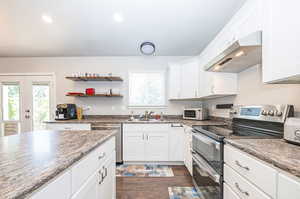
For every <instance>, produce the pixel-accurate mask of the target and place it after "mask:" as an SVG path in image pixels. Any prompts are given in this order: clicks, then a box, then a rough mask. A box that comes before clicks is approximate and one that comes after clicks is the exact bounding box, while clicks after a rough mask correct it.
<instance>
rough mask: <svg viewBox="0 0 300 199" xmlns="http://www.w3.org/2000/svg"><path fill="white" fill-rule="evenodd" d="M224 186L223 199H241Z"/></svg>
mask: <svg viewBox="0 0 300 199" xmlns="http://www.w3.org/2000/svg"><path fill="white" fill-rule="evenodd" d="M223 185H224V193H223V199H240V197H239V196H238V195H237V194H236V193H235V192H234V191H233V190H232V189H231V188H230V187H229V185H227V184H226V183H224V184H223Z"/></svg>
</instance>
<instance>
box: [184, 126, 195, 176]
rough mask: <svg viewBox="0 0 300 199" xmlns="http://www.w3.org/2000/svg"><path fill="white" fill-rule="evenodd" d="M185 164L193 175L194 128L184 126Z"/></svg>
mask: <svg viewBox="0 0 300 199" xmlns="http://www.w3.org/2000/svg"><path fill="white" fill-rule="evenodd" d="M184 133H185V136H184V165H185V167H186V168H187V169H188V171H189V172H190V174H191V175H193V156H192V152H191V150H192V128H190V127H185V128H184Z"/></svg>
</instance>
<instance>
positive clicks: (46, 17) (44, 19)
mask: <svg viewBox="0 0 300 199" xmlns="http://www.w3.org/2000/svg"><path fill="white" fill-rule="evenodd" d="M42 19H43V21H44V22H45V23H49V24H51V23H53V19H52V17H51V16H49V15H42Z"/></svg>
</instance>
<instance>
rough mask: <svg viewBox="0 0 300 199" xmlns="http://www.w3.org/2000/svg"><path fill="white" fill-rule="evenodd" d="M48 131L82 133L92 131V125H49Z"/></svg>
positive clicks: (47, 125)
mask: <svg viewBox="0 0 300 199" xmlns="http://www.w3.org/2000/svg"><path fill="white" fill-rule="evenodd" d="M46 129H47V130H54V131H82V130H87V131H89V130H91V124H80V123H47V124H46Z"/></svg>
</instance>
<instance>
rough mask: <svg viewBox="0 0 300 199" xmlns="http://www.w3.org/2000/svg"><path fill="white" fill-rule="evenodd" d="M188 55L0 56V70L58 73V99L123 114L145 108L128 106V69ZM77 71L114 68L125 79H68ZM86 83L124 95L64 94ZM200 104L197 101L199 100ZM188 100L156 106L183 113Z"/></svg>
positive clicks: (160, 66) (163, 64)
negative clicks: (83, 80)
mask: <svg viewBox="0 0 300 199" xmlns="http://www.w3.org/2000/svg"><path fill="white" fill-rule="evenodd" d="M185 58H186V57H69V58H55V57H53V58H0V73H32V72H33V73H49V72H54V73H55V75H56V88H57V89H56V102H57V103H76V104H78V105H88V106H91V110H90V111H87V112H85V114H91V115H122V114H129V113H130V111H131V110H134V112H135V113H141V112H143V111H144V110H143V109H129V108H128V107H127V104H128V72H129V71H137V70H138V71H141V70H145V71H147V70H165V71H166V70H167V66H168V63H169V62H176V61H178V60H182V59H185ZM77 72H89V73H101V74H107V73H110V72H112V73H113V75H119V76H121V77H122V78H123V79H124V82H123V83H115V82H114V83H99V82H98V83H95V82H88V83H82V82H81V83H78V82H73V81H70V80H66V79H65V76H67V75H71V74H73V73H77ZM87 87H95V88H96V91H97V90H98V91H105V90H107V89H109V88H120V90H121V93H122V94H123V95H124V98H123V99H117V98H116V99H115V98H84V99H82V98H81V99H78V98H74V97H67V96H65V94H66V92H68V91H82V92H84V91H85V88H87ZM196 104H197V103H196ZM190 105H191V103H190V102H188V103H186V102H167V107H166V108H165V109H159V110H155V111H156V112H159V113H160V112H164V113H165V114H182V109H183V107H184V106H190Z"/></svg>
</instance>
